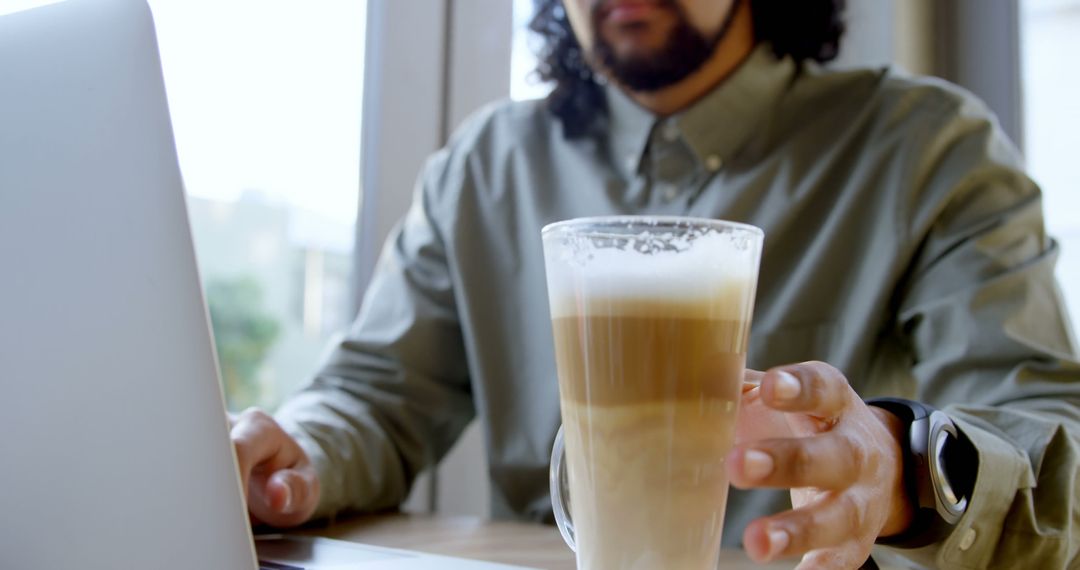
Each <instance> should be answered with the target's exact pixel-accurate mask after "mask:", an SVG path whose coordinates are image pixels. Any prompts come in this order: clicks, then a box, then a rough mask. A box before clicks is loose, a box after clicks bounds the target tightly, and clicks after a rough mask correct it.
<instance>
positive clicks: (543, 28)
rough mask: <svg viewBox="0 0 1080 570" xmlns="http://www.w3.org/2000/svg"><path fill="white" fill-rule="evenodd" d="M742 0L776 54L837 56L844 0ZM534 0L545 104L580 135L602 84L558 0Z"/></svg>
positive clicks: (594, 111) (757, 32) (595, 112)
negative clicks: (547, 90) (547, 89)
mask: <svg viewBox="0 0 1080 570" xmlns="http://www.w3.org/2000/svg"><path fill="white" fill-rule="evenodd" d="M743 1H749V2H750V3H751V6H750V9H751V13H753V17H754V36H755V38H756V40H757V41H758V42H768V43H770V44H771V45H772V49H773V52H775V53H776V55H777V57H791V58H792V59H794V60H795V61H797V62H800V63H801V62H803V61H806V60H814V61H818V62H822V63H824V62H826V61H830V60H832V59H833V58H835V57H836V55H837V53H838V51H839V48H840V36H841V35H843V33H844V20H843V12H844V8H845V4H846V0H736V2H743ZM534 2H535V7H536V10H535V15H534V16H533V18H532V21H531V22H530V23H529V29H530V30H532V31H533V32H534V33H536V34H537V35H538V36H539V38H540V39H541V40H542V43H541V44H540V46H539V50H538V53H537V55H538V56H539V59H540V63H539V65H538V66H537V68H536V72H537V75H538V76H539V78H540V79H541V80H543V81H550V82H554V84H555V87H554V90H553V91H552V92H551V94H550V95H548V98H547V104H548V107H549V109H550V110H551V112H552V113H553V114H555V116H556V117H558V118H559V119H560V120H561V121H562V123H563V130H564V132H565V133H566V136H568V137H571V138H574V137H580V136H582V135H584V134H586V133H587V132H588V131H589V129H590V128H591V126H592V125H593V124H595V123H594V119H595V118H597V117H598V116H600V115H602V114H603V113H604V112H605V111H606V107H605V101H604V93H603V90H602V89H601V87H600V84H599V83H598V82H597V78H596V76H595V74H594V73H593V70H592V69H591V68H590V67H589V65H588V63H587V62H586V59H585V54H584V53H583V52H582V49H581V45H580V44H578V41H577V38H576V37H574V30H573V29H572V28H571V27H570V20H569V19H568V18H567V16H566V10H565V9H564V8H563V4H562V0H534ZM732 9H734V7H733V8H732Z"/></svg>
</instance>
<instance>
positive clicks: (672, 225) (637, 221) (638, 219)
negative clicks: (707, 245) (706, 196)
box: [540, 215, 765, 238]
mask: <svg viewBox="0 0 1080 570" xmlns="http://www.w3.org/2000/svg"><path fill="white" fill-rule="evenodd" d="M614 226H630V227H633V226H639V227H641V228H642V229H650V228H669V229H690V228H694V227H704V228H709V229H730V230H737V231H740V232H744V233H748V234H752V235H754V236H757V237H758V238H764V237H765V232H764V230H762V229H761V228H759V227H757V226H755V225H751V224H744V223H742V222H732V221H729V220H721V219H717V218H695V217H691V216H647V215H646V216H627V215H623V216H586V217H583V218H571V219H569V220H562V221H559V222H552V223H550V224H547V225H546V226H544V227H543V228H542V229H541V230H540V235H541V236H542V237H545V238H546V237H548V236H552V235H557V234H561V233H567V232H569V231H572V230H574V229H578V228H582V227H584V228H588V227H595V228H596V231H593V232H588V233H589V234H591V235H607V234H608V232H605V231H604V230H605V229H606V228H611V227H614ZM617 235H620V236H622V235H626V234H617Z"/></svg>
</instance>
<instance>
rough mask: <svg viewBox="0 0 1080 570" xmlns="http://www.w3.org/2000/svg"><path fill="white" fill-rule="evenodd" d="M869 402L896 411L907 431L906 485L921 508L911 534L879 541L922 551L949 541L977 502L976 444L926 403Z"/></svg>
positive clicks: (904, 445) (904, 440) (902, 443)
mask: <svg viewBox="0 0 1080 570" xmlns="http://www.w3.org/2000/svg"><path fill="white" fill-rule="evenodd" d="M866 404H867V405H870V406H876V407H878V408H882V409H884V410H886V411H888V412H890V413H892V414H893V415H895V416H896V417H898V418H900V420H901V421H902V422H903V423H904V425H905V426H906V428H907V430H906V431H907V437H906V438H901V441H900V448H901V451H902V453H903V456H904V484H905V486H906V487H907V492H908V496H909V497H910V498H911V499H912V501H913V502H914V505H913V507H914V509H915V512H914V516H913V518H912V519H911V525H910V526H909V527H908V529H907V530H906V531H904V532H903V533H901V534H898V535H893V536H889V537H884V538H878V540H877V543H878V544H884V545H888V546H895V547H899V548H918V547H920V546H926V545H928V544H933V543H935V542H938V541H940V540H942V539H944V538H945V537H947V536H948V535H949V533H950V532H952V529H953V528H954V527H955V526H956V524H957V523H958V522H959V521H960V517H962V516H963V515H964V513H965V512H966V511H967V508H968V503H969V502H970V501H971V492H972V490H973V489H974V488H975V477H976V474H977V473H978V472H979V454H978V453H977V452H976V450H975V446H974V445H973V444H972V443H971V440H969V439H968V438H967V436H965V435H964V433H963V432H961V431H960V430H959V429H957V427H956V424H954V423H953V421H952V420H951V419H949V416H947V415H945V413H944V412H942V411H939V410H937V409H935V408H933V407H931V406H927V405H926V404H920V403H919V402H913V401H911V400H903V399H900V398H871V399H869V400H866Z"/></svg>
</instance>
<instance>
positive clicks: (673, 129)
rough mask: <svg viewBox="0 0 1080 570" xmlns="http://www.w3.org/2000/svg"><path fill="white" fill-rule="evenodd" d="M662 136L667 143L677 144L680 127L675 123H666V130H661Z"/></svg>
mask: <svg viewBox="0 0 1080 570" xmlns="http://www.w3.org/2000/svg"><path fill="white" fill-rule="evenodd" d="M660 134H661V135H662V136H663V137H664V140H666V141H667V142H675V141H677V140H679V125H676V124H675V122H674V121H668V122H667V123H664V128H663V129H661V133H660Z"/></svg>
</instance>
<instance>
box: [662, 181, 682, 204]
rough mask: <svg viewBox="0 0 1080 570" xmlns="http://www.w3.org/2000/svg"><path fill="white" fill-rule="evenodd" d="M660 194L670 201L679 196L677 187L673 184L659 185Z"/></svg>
mask: <svg viewBox="0 0 1080 570" xmlns="http://www.w3.org/2000/svg"><path fill="white" fill-rule="evenodd" d="M660 194H661V195H662V196H663V197H664V200H665V201H668V202H671V201H672V200H674V199H675V198H678V197H679V189H678V188H677V187H676V186H675V185H673V184H664V185H662V186H661V187H660Z"/></svg>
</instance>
